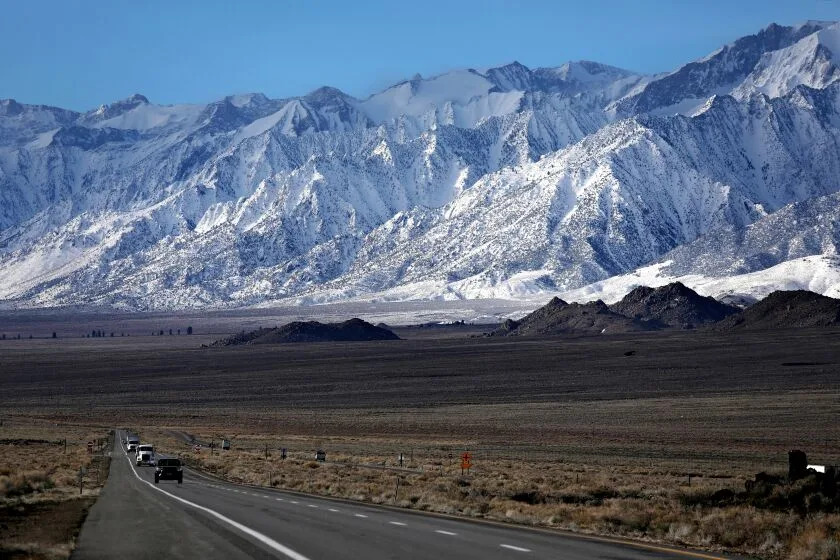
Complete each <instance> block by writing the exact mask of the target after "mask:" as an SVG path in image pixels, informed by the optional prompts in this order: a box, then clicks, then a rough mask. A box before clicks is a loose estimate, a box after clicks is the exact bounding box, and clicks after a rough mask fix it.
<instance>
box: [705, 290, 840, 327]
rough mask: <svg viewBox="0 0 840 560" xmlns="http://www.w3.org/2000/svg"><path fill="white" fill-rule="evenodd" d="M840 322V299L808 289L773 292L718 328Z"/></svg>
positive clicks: (812, 325) (828, 325)
mask: <svg viewBox="0 0 840 560" xmlns="http://www.w3.org/2000/svg"><path fill="white" fill-rule="evenodd" d="M838 325H840V300H837V299H834V298H830V297H826V296H823V295H820V294H815V293H814V292H809V291H806V290H795V291H777V292H773V293H772V294H770V295H769V296H767V297H766V298H764V299H763V300H761V301H759V302H758V303H756V304H754V305H751V306H750V307H748V308H746V309H744V310H743V311H741V312H740V313H738V314H736V315H732V316H730V317H728V318H726V319H724V320H723V321H721V322H720V323H718V324H717V325H715V328H716V329H720V330H732V329H755V330H758V329H784V328H797V327H799V328H802V327H834V326H838Z"/></svg>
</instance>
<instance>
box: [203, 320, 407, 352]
mask: <svg viewBox="0 0 840 560" xmlns="http://www.w3.org/2000/svg"><path fill="white" fill-rule="evenodd" d="M399 338H400V337H398V336H397V335H395V334H394V333H393V332H391V331H390V330H388V329H385V328H382V327H377V326H374V325H371V324H370V323H368V322H367V321H363V320H362V319H350V320H349V321H344V322H342V323H319V322H318V321H294V322H292V323H288V324H286V325H283V326H282V327H275V328H272V329H257V330H255V331H251V332H247V333H246V332H242V333H240V334H237V335H234V336H231V337H229V338H225V339H223V340H219V341H216V342H214V343H213V344H211V346H239V345H243V344H283V343H294V342H361V341H372V340H399Z"/></svg>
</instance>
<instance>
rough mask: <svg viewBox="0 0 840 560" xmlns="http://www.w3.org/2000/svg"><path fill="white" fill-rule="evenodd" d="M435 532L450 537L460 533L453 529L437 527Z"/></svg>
mask: <svg viewBox="0 0 840 560" xmlns="http://www.w3.org/2000/svg"><path fill="white" fill-rule="evenodd" d="M435 533H440V534H441V535H449V536H450V537H455V536H457V535H458V533H453V532H452V531H444V530H442V529H436V530H435Z"/></svg>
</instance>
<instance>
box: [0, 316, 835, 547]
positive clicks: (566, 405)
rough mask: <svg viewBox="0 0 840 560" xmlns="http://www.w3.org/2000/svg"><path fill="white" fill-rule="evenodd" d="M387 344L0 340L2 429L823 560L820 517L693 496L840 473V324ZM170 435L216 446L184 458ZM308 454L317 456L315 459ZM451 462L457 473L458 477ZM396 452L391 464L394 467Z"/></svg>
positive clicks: (827, 539)
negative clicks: (465, 461) (82, 430)
mask: <svg viewBox="0 0 840 560" xmlns="http://www.w3.org/2000/svg"><path fill="white" fill-rule="evenodd" d="M397 332H398V334H400V335H401V336H402V337H403V338H405V340H402V341H393V342H379V343H353V344H310V345H279V346H273V347H265V346H262V347H233V348H201V347H200V346H201V344H204V343H208V342H210V341H212V340H213V339H215V338H217V337H210V336H202V335H194V336H191V337H186V336H181V337H178V336H172V337H169V336H164V337H159V336H157V337H151V336H148V337H140V336H132V337H125V338H121V337H116V338H113V339H112V338H102V339H62V338H59V339H57V340H49V339H48V340H37V339H35V340H27V339H23V340H7V341H3V342H0V371H1V372H3V373H2V383H3V387H4V389H7V390H4V391H3V392H2V395H0V409H2V410H3V411H4V412H3V414H4V417H5V418H6V419H7V421H8V422H30V421H38V422H42V421H43V422H47V421H48V422H58V423H60V424H62V425H65V424H72V423H80V422H84V421H86V420H87V419H95V421H96V422H97V423H98V424H100V425H101V426H102V427H103V428H102V429H105V427H107V426H112V427H113V426H131V427H133V428H135V429H137V430H139V431H140V432H141V434H142V435H143V437H144V438H146V439H152V440H153V441H155V442H156V443H157V444H158V446H159V447H160V448H162V449H164V450H169V451H172V452H176V453H179V454H181V455H183V456H184V457H185V458H187V459H188V460H190V461H192V462H194V464H195V465H197V466H199V467H201V468H203V469H205V470H207V471H208V472H213V473H216V474H217V475H219V476H224V477H225V478H228V479H231V480H237V481H241V482H248V483H252V484H263V485H264V484H268V483H269V477H271V483H272V484H274V485H278V486H282V487H285V488H289V489H294V490H301V491H311V492H317V493H321V494H326V495H332V496H338V497H344V498H349V499H356V500H365V501H370V502H375V503H391V504H393V503H394V502H396V504H397V505H400V506H403V507H412V508H418V509H426V510H432V511H439V512H446V513H454V514H460V515H468V516H480V517H488V518H494V519H500V520H507V521H511V522H518V523H528V524H536V525H542V526H547V527H554V528H558V529H570V530H576V531H586V532H595V533H608V534H617V535H625V536H630V537H634V538H642V539H650V540H656V541H662V542H669V543H675V544H685V545H691V546H697V547H701V548H708V549H714V550H729V551H736V552H741V553H748V554H754V555H757V556H760V557H764V558H792V559H797V560H798V559H804V558H823V559H830V558H838V557H840V517H838V516H837V514H830V513H817V512H815V511H810V512H809V511H780V510H769V509H760V508H755V507H753V506H747V505H744V504H728V505H727V504H715V503H712V502H711V501H710V497H711V496H712V495H714V493H715V492H717V491H719V490H723V489H730V490H733V491H735V492H739V491H741V490H743V489H744V483H745V481H746V480H748V479H750V478H752V477H753V476H754V475H755V474H756V473H757V472H759V471H770V472H780V473H781V472H785V471H786V466H787V463H786V461H787V451H789V450H791V449H802V450H804V451H806V452H807V453H808V455H809V459H810V460H811V461H812V462H816V463H825V464H840V424H838V422H837V418H838V412H840V387H838V377H840V333H838V332H835V331H831V330H823V331H788V332H769V333H768V332H766V333H738V334H721V333H702V332H688V333H655V334H645V335H633V336H631V335H627V336H611V337H603V338H577V339H558V338H554V339H524V338H523V339H508V338H505V339H495V338H490V339H488V338H481V337H477V338H471V337H470V335H475V334H479V331H477V330H475V331H470V330H469V329H461V330H457V329H454V330H451V331H447V330H445V329H442V330H437V329H432V330H423V329H400V330H398V331H397ZM628 354H631V355H628ZM182 433H189V434H192V435H194V436H195V437H196V438H197V439H198V440H200V441H205V442H206V441H207V440H210V439H214V440H215V441H217V442H218V440H219V438H221V437H226V438H230V439H232V440H233V442H234V448H233V449H232V450H231V451H229V452H226V453H222V454H213V455H211V454H210V453H209V451H208V450H207V449H202V450H201V451H200V452H198V453H196V452H194V451H193V450H192V446H190V445H188V444H187V443H186V442H185V441H184V439H183V437H182V436H181V434H182ZM2 437H5V436H2ZM266 446H267V447H268V448H269V452H270V457H269V458H268V459H266V457H265V449H266ZM281 447H287V448H288V449H289V450H290V456H289V458H288V459H287V460H285V461H282V460H280V458H279V449H280V448H281ZM319 448H321V449H324V450H326V451H327V453H328V462H327V463H324V464H319V463H316V462H314V461H313V457H314V451H315V450H316V449H319ZM463 451H470V452H471V453H473V461H474V463H475V466H474V468H473V469H472V471H471V473H470V474H469V475H465V476H461V474H460V469H459V468H458V464H457V457H458V456H459V455H460V453H462V452H463ZM400 452H402V453H404V455H405V458H406V461H407V465H406V467H407V468H408V470H394V467H396V464H395V463H396V457H397V455H398V454H399V453H400ZM449 454H453V455H454V457H455V458H454V459H453V460H452V463H451V464H450V460H449ZM689 474H690V475H691V483H690V486H689ZM398 479H399V484H400V487H399V491H397V480H398Z"/></svg>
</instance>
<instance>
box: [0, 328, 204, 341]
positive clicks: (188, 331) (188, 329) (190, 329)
mask: <svg viewBox="0 0 840 560" xmlns="http://www.w3.org/2000/svg"><path fill="white" fill-rule="evenodd" d="M187 334H192V327H187ZM5 336H6V335H3V337H4V338H5Z"/></svg>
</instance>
